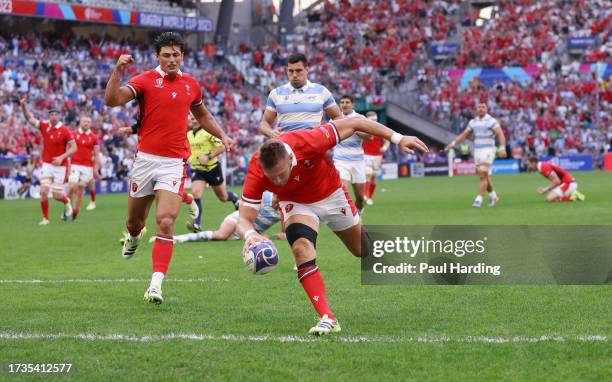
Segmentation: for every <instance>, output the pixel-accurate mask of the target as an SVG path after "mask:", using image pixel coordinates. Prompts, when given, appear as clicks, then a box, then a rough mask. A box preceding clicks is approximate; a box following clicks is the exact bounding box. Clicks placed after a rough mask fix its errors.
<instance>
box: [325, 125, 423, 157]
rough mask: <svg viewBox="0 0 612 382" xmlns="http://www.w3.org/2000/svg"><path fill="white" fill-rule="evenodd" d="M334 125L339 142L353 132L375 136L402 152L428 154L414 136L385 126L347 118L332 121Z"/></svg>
mask: <svg viewBox="0 0 612 382" xmlns="http://www.w3.org/2000/svg"><path fill="white" fill-rule="evenodd" d="M334 125H335V126H336V129H337V130H338V135H339V136H340V140H341V141H342V140H345V139H347V138H348V137H350V136H351V135H353V134H354V133H355V132H358V131H359V132H362V133H366V134H370V135H375V136H377V137H381V138H383V139H387V140H389V141H391V142H392V143H395V144H396V145H397V146H398V147H399V149H400V150H402V151H403V152H406V153H409V154H414V150H415V149H417V150H420V151H423V152H428V151H429V149H428V148H427V145H425V143H423V142H421V140H420V139H419V138H417V137H414V136H408V135H401V134H399V133H396V132H395V131H393V130H391V129H390V128H388V127H387V126H385V125H383V124H380V123H378V122H374V121H372V120H369V119H363V118H348V119H341V120H338V121H334Z"/></svg>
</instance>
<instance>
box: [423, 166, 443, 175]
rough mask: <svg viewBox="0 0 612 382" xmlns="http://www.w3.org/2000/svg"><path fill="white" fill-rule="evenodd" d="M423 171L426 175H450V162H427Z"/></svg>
mask: <svg viewBox="0 0 612 382" xmlns="http://www.w3.org/2000/svg"><path fill="white" fill-rule="evenodd" d="M423 171H424V173H425V176H429V175H448V163H425V164H424V169H423Z"/></svg>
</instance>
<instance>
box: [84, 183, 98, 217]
mask: <svg viewBox="0 0 612 382" xmlns="http://www.w3.org/2000/svg"><path fill="white" fill-rule="evenodd" d="M87 187H88V188H89V196H90V198H91V201H90V202H89V204H88V205H87V208H85V210H87V211H91V210H93V209H95V208H96V181H95V179H94V178H93V177H92V178H91V179H90V180H89V182H88V183H87Z"/></svg>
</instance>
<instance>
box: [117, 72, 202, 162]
mask: <svg viewBox="0 0 612 382" xmlns="http://www.w3.org/2000/svg"><path fill="white" fill-rule="evenodd" d="M127 87H128V88H129V89H130V90H131V91H132V92H133V93H134V97H135V98H136V99H137V100H138V106H139V119H140V126H139V128H138V138H139V139H138V151H142V152H144V153H148V154H153V155H159V156H162V157H167V158H187V157H189V152H188V148H189V143H188V142H187V115H188V113H189V109H190V108H191V107H192V106H198V105H201V104H202V89H200V85H199V84H198V82H197V81H196V80H195V79H194V78H193V77H191V76H190V75H188V74H186V73H182V72H180V71H179V73H178V74H177V75H176V77H175V78H174V79H170V77H169V76H167V75H166V73H164V72H163V71H162V70H161V69H160V67H159V66H158V67H157V68H155V69H154V70H148V71H146V72H143V73H141V74H139V75H137V76H135V77H133V78H132V79H131V80H129V81H128V83H127Z"/></svg>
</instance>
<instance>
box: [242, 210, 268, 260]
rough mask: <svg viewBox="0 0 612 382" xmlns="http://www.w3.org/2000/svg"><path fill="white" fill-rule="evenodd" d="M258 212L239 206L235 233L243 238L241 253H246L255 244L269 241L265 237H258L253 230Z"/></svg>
mask: <svg viewBox="0 0 612 382" xmlns="http://www.w3.org/2000/svg"><path fill="white" fill-rule="evenodd" d="M258 214H259V211H258V210H257V209H256V208H254V207H251V206H247V205H245V203H241V204H240V209H239V216H240V217H239V218H238V226H237V227H236V232H238V235H240V237H242V238H244V248H243V252H244V251H246V250H247V249H248V248H249V247H250V246H251V245H253V244H255V243H257V242H263V241H269V240H268V239H267V238H266V237H265V236H262V235H260V234H259V233H258V232H257V231H256V230H255V220H256V219H257V215H258Z"/></svg>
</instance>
